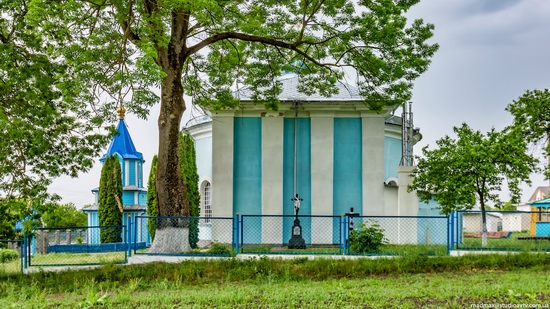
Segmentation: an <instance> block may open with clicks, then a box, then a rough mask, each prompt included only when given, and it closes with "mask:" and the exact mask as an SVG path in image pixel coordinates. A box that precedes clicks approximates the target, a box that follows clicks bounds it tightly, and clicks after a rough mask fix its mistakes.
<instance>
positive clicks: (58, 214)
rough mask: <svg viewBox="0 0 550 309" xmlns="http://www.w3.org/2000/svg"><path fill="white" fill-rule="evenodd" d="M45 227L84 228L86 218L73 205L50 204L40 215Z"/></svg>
mask: <svg viewBox="0 0 550 309" xmlns="http://www.w3.org/2000/svg"><path fill="white" fill-rule="evenodd" d="M41 217H42V220H43V222H44V225H45V226H46V227H74V226H86V225H87V220H88V217H87V216H86V214H85V213H84V212H82V211H80V210H78V209H76V206H75V205H74V204H65V205H60V204H50V205H49V206H48V207H47V208H46V209H45V211H44V213H42V215H41Z"/></svg>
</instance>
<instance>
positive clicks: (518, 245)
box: [451, 210, 550, 252]
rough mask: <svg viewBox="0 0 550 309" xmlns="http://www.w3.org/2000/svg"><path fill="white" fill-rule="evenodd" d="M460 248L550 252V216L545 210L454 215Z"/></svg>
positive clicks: (459, 213) (454, 243)
mask: <svg viewBox="0 0 550 309" xmlns="http://www.w3.org/2000/svg"><path fill="white" fill-rule="evenodd" d="M451 218H452V221H453V227H454V230H453V235H454V237H453V245H454V248H455V249H457V250H491V251H542V252H545V251H550V218H548V216H547V215H545V214H544V213H542V212H532V211H528V212H527V211H493V210H491V211H486V212H485V222H486V235H485V236H484V233H483V215H482V212H481V211H479V210H465V211H457V212H455V213H454V214H452V217H451Z"/></svg>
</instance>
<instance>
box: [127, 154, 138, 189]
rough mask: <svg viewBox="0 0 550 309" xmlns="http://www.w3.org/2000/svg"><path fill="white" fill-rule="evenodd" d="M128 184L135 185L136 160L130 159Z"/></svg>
mask: <svg viewBox="0 0 550 309" xmlns="http://www.w3.org/2000/svg"><path fill="white" fill-rule="evenodd" d="M128 169H129V171H128V172H129V175H128V185H129V186H135V185H137V184H136V161H134V160H128Z"/></svg>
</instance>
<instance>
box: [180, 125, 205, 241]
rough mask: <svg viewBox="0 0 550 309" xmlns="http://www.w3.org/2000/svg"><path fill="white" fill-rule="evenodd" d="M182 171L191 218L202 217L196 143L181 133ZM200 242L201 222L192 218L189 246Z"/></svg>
mask: <svg viewBox="0 0 550 309" xmlns="http://www.w3.org/2000/svg"><path fill="white" fill-rule="evenodd" d="M179 141H180V142H179V147H178V151H179V160H180V170H181V173H182V177H183V184H184V185H185V186H186V188H187V200H188V201H189V212H190V216H191V217H198V216H200V193H199V174H198V172H197V161H196V154H195V143H194V142H193V139H192V138H191V136H190V135H189V134H183V133H180V139H179ZM198 242H199V220H198V218H192V219H191V221H190V224H189V245H190V246H191V248H196V247H197V243H198Z"/></svg>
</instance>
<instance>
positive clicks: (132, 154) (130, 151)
mask: <svg viewBox="0 0 550 309" xmlns="http://www.w3.org/2000/svg"><path fill="white" fill-rule="evenodd" d="M116 130H117V133H116V134H115V137H114V138H113V140H112V141H111V144H110V145H109V148H108V149H107V153H105V154H104V155H103V157H101V159H99V161H101V162H103V161H105V159H107V157H108V156H112V155H114V154H115V153H118V154H119V155H120V156H121V157H122V159H123V160H124V159H137V160H143V154H142V153H141V152H138V151H137V150H136V147H135V146H134V142H133V141H132V137H131V136H130V132H128V129H127V128H126V123H125V122H124V118H121V119H120V121H119V122H118V126H117V129H116Z"/></svg>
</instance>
